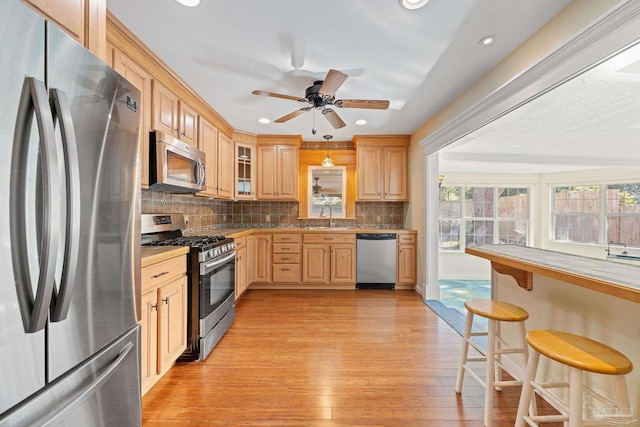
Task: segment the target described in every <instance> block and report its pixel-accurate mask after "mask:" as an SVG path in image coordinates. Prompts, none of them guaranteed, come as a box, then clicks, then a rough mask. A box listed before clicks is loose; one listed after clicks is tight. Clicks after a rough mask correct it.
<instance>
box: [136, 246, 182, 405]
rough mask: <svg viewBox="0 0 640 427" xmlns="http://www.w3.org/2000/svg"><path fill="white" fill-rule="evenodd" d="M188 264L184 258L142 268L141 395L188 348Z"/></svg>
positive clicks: (179, 257) (175, 258)
mask: <svg viewBox="0 0 640 427" xmlns="http://www.w3.org/2000/svg"><path fill="white" fill-rule="evenodd" d="M186 272H187V263H186V258H185V256H184V255H180V256H178V257H174V258H171V259H168V260H166V261H161V262H158V263H156V264H152V265H149V266H146V267H144V268H142V295H141V308H142V310H141V314H142V317H141V320H140V325H141V337H140V342H141V351H140V352H141V363H140V368H141V377H142V394H144V393H146V392H147V391H148V390H149V389H150V388H151V387H152V386H153V385H154V384H155V383H156V382H157V381H158V380H159V379H160V377H161V376H162V375H164V374H165V373H166V372H167V371H168V370H169V368H171V366H173V364H174V363H175V361H176V359H177V358H178V357H179V356H180V355H181V354H182V352H183V351H184V350H185V349H186V346H187V276H186Z"/></svg>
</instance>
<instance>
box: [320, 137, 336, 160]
mask: <svg viewBox="0 0 640 427" xmlns="http://www.w3.org/2000/svg"><path fill="white" fill-rule="evenodd" d="M323 138H324V139H326V140H327V156H326V157H325V158H324V160H322V163H320V166H322V167H323V168H331V167H333V166H335V164H334V163H333V160H331V157H329V140H330V139H331V138H333V135H324V136H323Z"/></svg>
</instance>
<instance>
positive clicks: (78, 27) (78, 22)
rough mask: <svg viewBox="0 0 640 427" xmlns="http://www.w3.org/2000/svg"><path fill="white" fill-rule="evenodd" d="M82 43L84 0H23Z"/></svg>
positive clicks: (83, 37) (83, 35)
mask: <svg viewBox="0 0 640 427" xmlns="http://www.w3.org/2000/svg"><path fill="white" fill-rule="evenodd" d="M24 1H25V2H26V3H28V4H30V5H32V6H33V7H34V8H35V9H36V10H37V11H38V12H40V13H41V14H42V15H44V16H45V17H47V18H48V19H50V20H52V21H53V22H55V24H56V25H57V26H58V27H60V28H61V29H63V30H65V32H67V33H68V34H69V35H70V36H72V37H73V38H75V39H76V40H77V41H79V42H80V43H82V44H84V40H85V33H84V18H85V0H24Z"/></svg>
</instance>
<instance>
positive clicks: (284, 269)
mask: <svg viewBox="0 0 640 427" xmlns="http://www.w3.org/2000/svg"><path fill="white" fill-rule="evenodd" d="M289 270H291V269H290V268H283V269H282V271H289Z"/></svg>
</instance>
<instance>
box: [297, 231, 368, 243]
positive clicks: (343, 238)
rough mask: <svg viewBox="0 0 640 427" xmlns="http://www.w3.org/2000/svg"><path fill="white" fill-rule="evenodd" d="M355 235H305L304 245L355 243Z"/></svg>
mask: <svg viewBox="0 0 640 427" xmlns="http://www.w3.org/2000/svg"><path fill="white" fill-rule="evenodd" d="M355 242H356V235H355V234H341V233H335V234H311V233H309V234H305V235H304V243H355Z"/></svg>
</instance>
